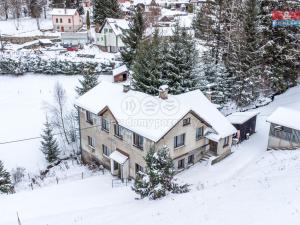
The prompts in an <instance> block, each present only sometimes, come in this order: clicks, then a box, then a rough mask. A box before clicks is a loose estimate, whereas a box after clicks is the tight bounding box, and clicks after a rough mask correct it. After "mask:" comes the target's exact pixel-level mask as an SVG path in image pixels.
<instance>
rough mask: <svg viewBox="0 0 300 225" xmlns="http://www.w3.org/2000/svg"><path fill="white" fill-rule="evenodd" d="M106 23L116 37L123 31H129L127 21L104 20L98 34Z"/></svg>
mask: <svg viewBox="0 0 300 225" xmlns="http://www.w3.org/2000/svg"><path fill="white" fill-rule="evenodd" d="M106 23H108V24H109V25H110V27H111V29H112V30H113V32H114V33H115V35H116V36H118V35H121V34H122V32H123V30H128V29H129V21H127V20H125V19H114V18H106V20H105V22H104V23H103V25H102V27H101V29H100V31H99V32H101V31H102V29H103V27H104V26H105V24H106Z"/></svg>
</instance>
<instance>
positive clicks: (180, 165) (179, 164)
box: [177, 159, 184, 169]
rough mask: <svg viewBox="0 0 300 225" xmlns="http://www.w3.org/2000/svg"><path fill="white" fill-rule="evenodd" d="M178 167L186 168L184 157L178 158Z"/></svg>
mask: <svg viewBox="0 0 300 225" xmlns="http://www.w3.org/2000/svg"><path fill="white" fill-rule="evenodd" d="M177 168H178V169H183V168H184V159H180V160H178V166H177Z"/></svg>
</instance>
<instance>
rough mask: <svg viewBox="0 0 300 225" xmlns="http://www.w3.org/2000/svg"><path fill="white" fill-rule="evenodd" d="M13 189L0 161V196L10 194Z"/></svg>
mask: <svg viewBox="0 0 300 225" xmlns="http://www.w3.org/2000/svg"><path fill="white" fill-rule="evenodd" d="M13 190H14V187H13V185H12V182H11V178H10V174H9V172H7V171H6V170H5V169H4V165H3V162H2V161H1V160H0V194H1V193H6V194H8V193H12V192H13Z"/></svg>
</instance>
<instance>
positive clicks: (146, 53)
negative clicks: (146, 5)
mask: <svg viewBox="0 0 300 225" xmlns="http://www.w3.org/2000/svg"><path fill="white" fill-rule="evenodd" d="M160 57H161V53H160V40H159V37H158V32H157V31H156V32H155V34H154V36H153V38H152V39H151V40H146V41H144V42H142V43H141V44H140V45H139V47H138V51H137V55H136V59H135V63H134V65H133V75H132V76H133V86H134V88H135V89H136V90H137V91H141V92H144V93H147V94H150V95H158V90H159V87H160V86H161V85H162V83H161V77H162V72H161V70H160V66H159V65H160V64H161V62H162V61H161V60H160Z"/></svg>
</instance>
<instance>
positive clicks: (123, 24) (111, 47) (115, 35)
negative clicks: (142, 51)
mask: <svg viewBox="0 0 300 225" xmlns="http://www.w3.org/2000/svg"><path fill="white" fill-rule="evenodd" d="M127 29H129V22H128V21H127V20H125V19H113V18H107V19H106V20H105V22H104V24H103V25H102V27H101V28H100V30H99V32H98V33H96V44H97V45H98V46H99V47H100V49H101V50H103V51H107V52H118V51H119V50H120V49H121V48H123V47H124V43H123V41H122V39H121V37H122V35H123V31H124V30H127Z"/></svg>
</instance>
